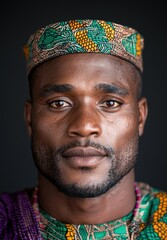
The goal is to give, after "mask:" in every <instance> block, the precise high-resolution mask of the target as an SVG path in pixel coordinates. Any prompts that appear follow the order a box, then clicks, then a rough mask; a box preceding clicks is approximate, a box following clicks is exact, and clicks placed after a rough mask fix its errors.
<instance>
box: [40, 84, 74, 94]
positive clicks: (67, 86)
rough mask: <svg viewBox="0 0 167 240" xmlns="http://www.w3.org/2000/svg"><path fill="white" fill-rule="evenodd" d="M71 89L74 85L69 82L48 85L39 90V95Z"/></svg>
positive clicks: (69, 90)
mask: <svg viewBox="0 0 167 240" xmlns="http://www.w3.org/2000/svg"><path fill="white" fill-rule="evenodd" d="M73 89H74V87H73V86H72V85H70V84H62V85H48V86H45V87H44V88H43V89H42V90H41V92H40V97H46V96H48V95H50V94H52V93H63V92H71V91H72V90H73Z"/></svg>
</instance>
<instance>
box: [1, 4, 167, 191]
mask: <svg viewBox="0 0 167 240" xmlns="http://www.w3.org/2000/svg"><path fill="white" fill-rule="evenodd" d="M56 2H57V1H43V2H41V1H40V2H37V1H32V2H31V1H27V2H26V1H25V2H23V1H20V3H9V2H8V3H6V4H5V5H6V6H5V5H4V7H2V6H1V16H0V23H1V25H0V26H1V37H0V68H1V80H0V83H1V87H0V91H1V92H0V97H1V101H0V103H1V111H0V114H1V115H0V141H1V142H0V146H1V147H0V191H9V192H13V191H16V190H20V189H22V188H24V187H29V186H30V187H31V186H34V185H35V184H36V182H37V172H36V169H35V166H34V163H33V159H32V155H31V149H30V139H29V138H28V136H27V133H26V129H25V124H24V102H25V100H26V98H27V97H28V82H27V78H26V70H25V60H24V56H23V51H22V48H23V45H24V44H25V43H26V41H27V39H28V37H29V35H30V34H31V33H33V32H34V31H35V30H37V29H38V28H39V27H43V26H45V25H46V24H49V23H54V22H55V21H59V20H67V19H69V18H71V19H74V18H78V19H79V18H80V19H81V18H98V19H104V20H109V21H113V22H116V23H121V24H124V25H128V26H131V27H133V28H136V29H137V30H138V31H139V32H140V33H141V34H142V35H143V36H144V38H145V50H144V74H143V79H144V95H145V96H147V99H148V105H149V116H148V120H147V123H146V127H145V133H144V135H143V136H142V138H141V140H140V151H139V155H138V163H137V165H136V180H138V181H144V182H147V183H149V184H151V185H152V186H154V187H157V188H161V189H164V190H167V175H166V172H167V154H166V149H167V144H166V143H167V142H166V133H167V124H166V123H167V116H166V111H167V109H166V102H167V100H166V97H167V93H166V90H167V87H166V86H167V84H166V83H167V61H166V56H167V19H166V18H167V16H166V12H167V11H166V7H165V6H164V5H162V4H160V2H159V3H158V4H148V3H147V2H146V4H147V5H143V4H141V1H135V2H127V1H123V3H121V2H120V1H117V2H115V1H108V2H109V4H108V3H107V1H104V2H101V3H100V2H99V5H97V4H98V3H97V2H94V3H91V2H89V3H87V2H84V1H81V2H80V1H78V2H76V4H73V5H71V4H72V3H71V2H68V3H64V2H63V1H62V2H60V3H59V5H57V4H56ZM90 3H91V4H92V6H90ZM103 4H105V5H103Z"/></svg>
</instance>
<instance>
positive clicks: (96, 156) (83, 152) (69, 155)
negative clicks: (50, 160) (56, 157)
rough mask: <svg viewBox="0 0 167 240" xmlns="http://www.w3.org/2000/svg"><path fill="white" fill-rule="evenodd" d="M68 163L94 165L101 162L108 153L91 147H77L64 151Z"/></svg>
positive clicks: (80, 165)
mask: <svg viewBox="0 0 167 240" xmlns="http://www.w3.org/2000/svg"><path fill="white" fill-rule="evenodd" d="M63 157H64V158H65V159H66V160H67V163H68V164H69V165H70V166H72V167H74V168H77V167H78V168H79V167H93V166H96V165H97V164H99V162H101V160H102V159H103V158H105V157H106V154H105V153H104V152H102V151H98V150H96V149H94V148H89V147H75V148H72V149H69V150H67V151H65V152H64V154H63Z"/></svg>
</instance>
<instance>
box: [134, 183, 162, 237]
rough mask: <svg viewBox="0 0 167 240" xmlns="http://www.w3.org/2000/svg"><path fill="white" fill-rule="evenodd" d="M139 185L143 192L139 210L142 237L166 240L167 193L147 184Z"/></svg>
mask: <svg viewBox="0 0 167 240" xmlns="http://www.w3.org/2000/svg"><path fill="white" fill-rule="evenodd" d="M137 185H138V187H139V189H140V192H141V202H140V208H139V216H140V220H141V225H140V230H141V237H143V238H144V237H150V236H152V237H155V239H161V238H160V237H162V239H166V238H167V192H166V191H163V190H161V189H157V188H154V187H151V186H150V185H148V184H145V183H138V184H137ZM151 234H152V235H151ZM152 239H154V238H152Z"/></svg>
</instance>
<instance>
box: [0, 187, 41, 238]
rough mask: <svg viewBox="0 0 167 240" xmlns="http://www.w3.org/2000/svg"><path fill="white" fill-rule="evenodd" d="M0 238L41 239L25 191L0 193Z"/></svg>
mask: <svg viewBox="0 0 167 240" xmlns="http://www.w3.org/2000/svg"><path fill="white" fill-rule="evenodd" d="M0 239H3V240H22V239H24V240H30V239H33V240H42V237H41V235H40V230H39V225H38V223H37V220H36V216H35V212H34V210H33V208H32V206H31V202H30V200H29V197H28V194H27V192H26V191H19V192H16V193H1V194H0Z"/></svg>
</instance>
